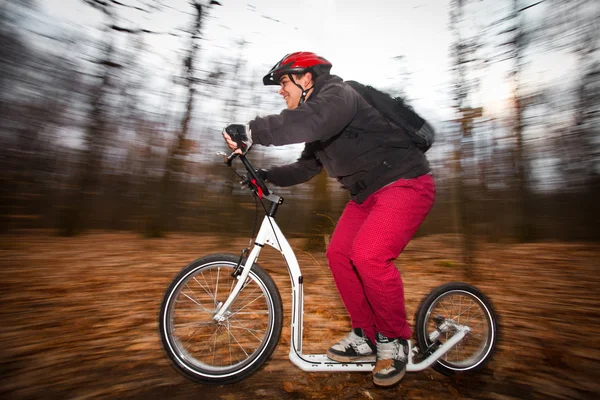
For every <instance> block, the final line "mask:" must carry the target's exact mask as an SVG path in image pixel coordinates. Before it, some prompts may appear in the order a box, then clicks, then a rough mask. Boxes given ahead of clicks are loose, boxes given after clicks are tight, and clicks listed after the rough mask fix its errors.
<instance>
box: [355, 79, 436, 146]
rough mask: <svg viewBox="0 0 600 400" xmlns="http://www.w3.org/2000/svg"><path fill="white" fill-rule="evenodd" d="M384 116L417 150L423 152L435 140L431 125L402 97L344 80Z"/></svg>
mask: <svg viewBox="0 0 600 400" xmlns="http://www.w3.org/2000/svg"><path fill="white" fill-rule="evenodd" d="M345 82H346V83H347V84H349V85H350V86H351V87H352V88H353V89H354V90H356V91H357V92H358V93H359V94H360V95H361V96H362V97H363V98H364V99H365V100H366V101H367V102H368V103H369V104H370V105H371V106H373V107H374V108H375V109H376V110H377V111H379V113H380V114H381V115H382V116H383V118H385V120H386V121H387V122H388V124H393V125H395V126H396V127H399V128H401V129H402V130H403V131H404V132H406V134H407V135H408V136H409V137H410V139H411V141H412V142H413V143H414V144H415V146H417V148H418V149H419V150H421V151H422V152H423V153H425V152H426V151H427V150H429V148H430V147H431V145H432V144H433V142H434V140H435V131H434V130H433V127H432V126H431V125H429V124H428V123H427V121H425V120H424V119H423V118H421V117H420V116H419V115H418V114H417V113H416V112H415V111H414V110H413V109H412V108H411V107H410V106H408V105H406V104H405V103H404V101H403V100H402V98H400V97H396V98H394V97H392V96H390V95H389V94H387V93H384V92H381V91H379V90H377V89H375V88H374V87H372V86H366V85H363V84H362V83H359V82H356V81H345Z"/></svg>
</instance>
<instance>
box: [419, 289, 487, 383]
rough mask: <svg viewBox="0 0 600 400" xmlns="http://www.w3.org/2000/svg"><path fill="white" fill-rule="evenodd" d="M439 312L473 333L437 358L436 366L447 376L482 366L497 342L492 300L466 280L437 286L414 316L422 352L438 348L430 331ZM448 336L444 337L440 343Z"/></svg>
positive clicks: (424, 299)
mask: <svg viewBox="0 0 600 400" xmlns="http://www.w3.org/2000/svg"><path fill="white" fill-rule="evenodd" d="M463 301H464V302H465V303H463ZM463 304H464V307H463ZM475 310H479V311H475ZM465 313H466V315H465ZM438 315H440V316H443V317H444V318H451V319H453V320H454V321H455V322H456V323H458V324H463V325H467V326H469V328H471V332H470V333H469V334H468V335H467V337H465V339H463V340H461V341H460V342H459V343H458V344H457V345H455V346H454V347H453V348H452V349H450V350H449V351H448V352H447V353H446V354H445V355H444V356H442V357H441V358H440V359H439V360H437V361H436V362H435V364H433V369H434V370H436V371H437V372H439V373H441V374H443V375H447V376H451V375H455V374H458V373H473V372H476V371H479V370H481V369H483V368H484V367H485V366H486V365H487V363H488V362H489V361H490V360H491V358H492V356H493V354H494V352H495V349H496V345H497V342H498V322H497V321H498V317H497V314H496V312H495V310H494V307H493V305H492V302H491V301H490V300H489V299H488V298H487V297H486V296H485V295H484V294H483V293H482V292H481V291H480V290H479V289H477V288H476V287H474V286H472V285H469V284H467V283H461V282H451V283H447V284H444V285H441V286H438V287H436V288H434V289H433V290H432V291H431V292H430V293H429V294H428V295H426V296H425V297H424V298H423V300H422V301H421V304H420V305H419V307H418V308H417V313H416V317H415V335H416V338H417V343H418V346H419V349H420V350H421V351H425V349H427V348H431V347H433V349H432V351H433V350H435V348H436V347H435V346H436V344H433V346H432V343H431V341H430V339H429V334H430V333H431V332H432V331H433V330H435V326H436V322H435V321H434V317H436V316H438ZM448 335H449V334H448V333H446V336H445V337H444V336H442V338H441V343H443V342H445V340H446V338H447V337H448ZM425 356H426V355H425Z"/></svg>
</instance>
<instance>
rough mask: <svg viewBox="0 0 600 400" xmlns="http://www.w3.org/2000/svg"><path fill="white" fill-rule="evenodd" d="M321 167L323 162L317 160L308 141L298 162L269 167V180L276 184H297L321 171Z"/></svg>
mask: <svg viewBox="0 0 600 400" xmlns="http://www.w3.org/2000/svg"><path fill="white" fill-rule="evenodd" d="M321 168H322V166H321V163H320V162H319V160H317V157H316V156H315V153H314V151H313V149H312V145H311V144H310V143H307V144H306V146H304V150H303V151H302V154H301V155H300V158H299V159H298V160H297V161H296V162H294V163H292V164H288V165H282V166H279V167H273V168H271V169H269V171H268V181H269V182H271V183H273V184H274V185H276V186H292V185H297V184H299V183H303V182H306V181H308V180H309V179H310V178H312V177H313V176H315V175H317V174H318V173H319V172H321Z"/></svg>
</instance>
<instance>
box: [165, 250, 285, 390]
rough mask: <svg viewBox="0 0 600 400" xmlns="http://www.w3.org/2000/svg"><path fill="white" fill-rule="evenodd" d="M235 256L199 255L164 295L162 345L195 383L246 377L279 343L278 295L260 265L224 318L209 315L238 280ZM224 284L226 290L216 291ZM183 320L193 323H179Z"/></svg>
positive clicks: (178, 275) (174, 363) (280, 323)
mask: <svg viewBox="0 0 600 400" xmlns="http://www.w3.org/2000/svg"><path fill="white" fill-rule="evenodd" d="M238 260H239V256H236V255H233V254H213V255H209V256H206V257H203V258H200V259H197V260H195V261H193V262H192V263H191V264H189V265H188V266H187V267H185V268H183V269H182V270H181V271H180V272H179V274H177V276H176V277H175V278H174V279H173V280H172V282H171V284H170V285H169V287H168V289H167V291H166V292H165V295H164V297H163V300H162V304H161V307H160V313H159V330H160V337H161V343H162V346H163V349H164V350H165V352H166V354H167V356H168V357H169V359H170V360H171V362H172V364H173V366H174V367H175V369H176V370H177V371H178V372H180V373H182V374H183V375H184V376H186V377H187V378H189V379H191V380H193V381H196V382H199V383H203V384H215V385H222V384H229V383H234V382H238V381H240V380H243V379H246V378H247V377H248V376H250V375H251V374H253V373H254V372H256V371H257V370H258V369H259V368H260V367H262V366H263V364H264V363H265V362H266V361H267V360H268V359H269V358H270V357H271V355H272V353H273V351H274V350H275V347H276V346H277V343H278V342H279V337H280V336H281V329H282V325H283V306H282V302H281V296H280V294H279V290H278V289H277V286H276V285H275V282H274V281H273V279H272V278H271V276H270V275H269V274H268V273H267V272H266V271H265V270H264V269H263V268H261V267H260V266H259V265H258V264H254V265H253V266H252V268H251V270H250V273H249V275H248V278H247V281H246V282H245V286H244V288H243V289H242V291H241V292H240V294H239V295H238V298H237V299H236V300H235V301H234V303H233V304H232V305H231V307H230V308H229V311H228V314H227V318H226V320H225V321H223V322H217V321H215V320H214V319H213V318H212V316H213V315H214V313H215V310H216V308H217V307H218V306H219V304H220V303H224V302H225V300H226V299H227V297H228V295H229V293H230V292H231V289H232V288H233V287H234V286H235V283H236V282H237V278H233V277H232V275H231V272H233V270H234V268H235V267H236V265H237V263H238ZM243 262H245V260H243ZM223 285H225V287H227V286H228V287H229V290H228V291H227V290H222V291H220V292H219V286H221V287H223ZM186 318H189V319H190V320H191V321H192V322H187V323H182V320H183V321H185V320H186ZM227 360H228V361H227Z"/></svg>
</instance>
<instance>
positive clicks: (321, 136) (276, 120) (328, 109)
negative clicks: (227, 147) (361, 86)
mask: <svg viewBox="0 0 600 400" xmlns="http://www.w3.org/2000/svg"><path fill="white" fill-rule="evenodd" d="M357 109H358V98H357V93H356V92H354V91H353V90H352V89H350V88H349V87H346V86H345V85H343V84H334V85H330V86H325V87H323V89H322V90H321V91H320V92H319V93H318V95H316V96H315V97H314V98H310V97H309V99H308V100H307V101H306V102H305V103H303V104H301V105H300V106H299V107H298V108H296V109H293V110H283V111H282V112H281V113H280V114H278V115H269V116H266V117H257V118H256V119H254V120H252V121H250V130H251V132H252V140H253V142H254V143H259V144H262V145H263V146H270V145H275V146H282V145H286V144H294V143H309V142H314V141H317V140H327V139H329V138H331V137H333V136H335V135H336V134H338V133H340V132H341V131H342V130H343V129H344V127H345V126H346V125H348V124H349V123H350V121H352V119H353V118H354V115H355V114H356V111H357Z"/></svg>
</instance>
